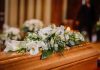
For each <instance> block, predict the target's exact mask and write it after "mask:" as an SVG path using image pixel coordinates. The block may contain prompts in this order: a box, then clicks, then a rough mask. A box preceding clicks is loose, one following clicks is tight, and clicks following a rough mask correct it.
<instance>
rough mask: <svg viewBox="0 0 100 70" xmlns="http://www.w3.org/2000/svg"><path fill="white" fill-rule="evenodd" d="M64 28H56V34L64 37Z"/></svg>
mask: <svg viewBox="0 0 100 70" xmlns="http://www.w3.org/2000/svg"><path fill="white" fill-rule="evenodd" d="M64 29H65V28H64V26H60V27H57V29H56V34H59V35H64Z"/></svg>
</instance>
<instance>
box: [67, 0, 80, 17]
mask: <svg viewBox="0 0 100 70" xmlns="http://www.w3.org/2000/svg"><path fill="white" fill-rule="evenodd" d="M81 5H82V0H68V10H67V19H76V16H77V13H78V11H79V9H80V6H81Z"/></svg>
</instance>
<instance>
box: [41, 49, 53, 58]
mask: <svg viewBox="0 0 100 70" xmlns="http://www.w3.org/2000/svg"><path fill="white" fill-rule="evenodd" d="M52 53H53V49H52V48H51V49H48V50H43V52H42V55H41V59H45V58H47V57H49V56H50V55H52Z"/></svg>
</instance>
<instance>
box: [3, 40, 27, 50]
mask: <svg viewBox="0 0 100 70" xmlns="http://www.w3.org/2000/svg"><path fill="white" fill-rule="evenodd" d="M20 43H21V41H16V40H6V41H5V46H6V48H5V49H4V52H8V51H16V50H17V49H18V48H19V47H20V45H21V44H20ZM24 44H25V43H24Z"/></svg>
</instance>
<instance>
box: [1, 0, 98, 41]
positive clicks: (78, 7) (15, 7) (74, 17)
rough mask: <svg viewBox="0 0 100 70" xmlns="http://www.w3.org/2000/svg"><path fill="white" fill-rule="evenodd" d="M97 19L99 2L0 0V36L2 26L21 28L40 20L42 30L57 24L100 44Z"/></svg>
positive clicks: (90, 0) (91, 0) (82, 0)
mask: <svg viewBox="0 0 100 70" xmlns="http://www.w3.org/2000/svg"><path fill="white" fill-rule="evenodd" d="M83 5H86V7H85V8H82V6H83ZM91 9H92V10H91ZM83 13H85V14H83ZM88 14H89V15H88ZM91 14H94V15H93V16H91ZM84 15H85V16H84ZM91 17H93V18H91ZM99 18H100V0H0V33H2V31H3V24H7V25H9V26H11V27H18V28H21V27H22V24H23V23H24V22H25V21H26V20H28V19H39V20H41V21H43V23H44V25H45V26H47V25H49V24H56V25H57V26H59V25H64V26H69V27H71V29H73V30H79V31H80V32H82V33H83V34H84V35H85V36H86V37H87V39H88V40H89V41H93V42H94V41H100V37H99V36H100V20H99ZM83 19H84V20H83ZM92 20H94V21H92ZM85 21H90V22H85ZM82 22H84V23H82ZM92 22H93V23H92ZM81 24H82V25H81ZM88 24H89V25H88ZM89 26H90V27H89ZM89 29H90V30H89ZM90 37H91V39H90Z"/></svg>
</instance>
